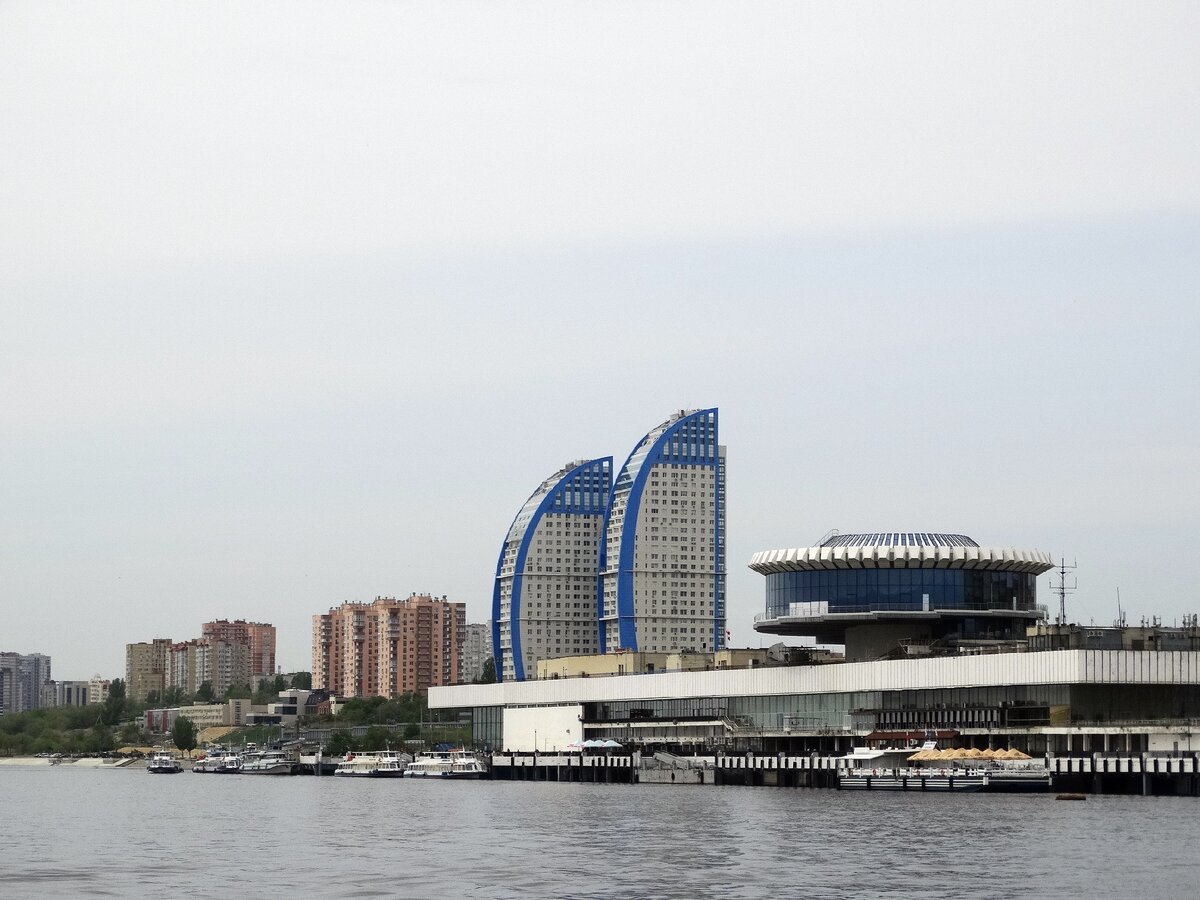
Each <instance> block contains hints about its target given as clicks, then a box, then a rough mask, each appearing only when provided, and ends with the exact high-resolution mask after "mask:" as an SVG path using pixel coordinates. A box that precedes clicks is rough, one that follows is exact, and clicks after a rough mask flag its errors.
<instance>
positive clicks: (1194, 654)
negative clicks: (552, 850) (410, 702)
mask: <svg viewBox="0 0 1200 900" xmlns="http://www.w3.org/2000/svg"><path fill="white" fill-rule="evenodd" d="M1035 684H1166V685H1200V651H1197V650H1045V651H1030V652H1024V653H989V654H981V655H961V656H937V657H930V658H925V659H898V660H879V661H873V662H849V663H831V664H825V665H814V666H759V667H756V668H752V669H715V670H708V671H704V672H657V673H654V674H649V675H609V676H596V675H592V676H590V677H586V678H582V677H581V678H550V679H543V680H540V681H514V682H502V683H500V684H460V685H453V686H451V687H432V688H430V689H429V706H430V707H431V708H434V709H448V708H456V707H475V706H505V707H511V706H555V705H563V704H574V703H592V702H606V701H607V702H619V701H625V700H675V699H682V698H686V697H752V696H775V695H780V694H784V695H788V694H838V693H849V692H855V691H906V690H935V689H939V688H970V687H1010V686H1016V685H1035Z"/></svg>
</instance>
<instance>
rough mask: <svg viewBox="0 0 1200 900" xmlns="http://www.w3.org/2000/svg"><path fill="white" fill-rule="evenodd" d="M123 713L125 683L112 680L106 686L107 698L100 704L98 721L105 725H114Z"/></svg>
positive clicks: (117, 679)
mask: <svg viewBox="0 0 1200 900" xmlns="http://www.w3.org/2000/svg"><path fill="white" fill-rule="evenodd" d="M124 711H125V682H124V681H122V680H121V679H120V678H114V679H113V680H112V683H111V684H109V686H108V697H106V698H105V700H104V702H103V703H102V704H100V721H101V722H103V723H104V724H105V725H116V724H117V723H118V722H120V721H121V714H122V713H123V712H124Z"/></svg>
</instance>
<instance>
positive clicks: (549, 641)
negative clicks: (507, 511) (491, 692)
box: [492, 457, 612, 681]
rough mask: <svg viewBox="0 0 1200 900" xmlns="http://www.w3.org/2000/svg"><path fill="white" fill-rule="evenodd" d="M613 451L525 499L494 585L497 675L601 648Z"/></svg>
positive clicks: (567, 470) (516, 675) (562, 473)
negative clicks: (599, 597) (601, 585)
mask: <svg viewBox="0 0 1200 900" xmlns="http://www.w3.org/2000/svg"><path fill="white" fill-rule="evenodd" d="M611 489H612V457H602V458H598V459H592V460H586V461H583V462H577V463H572V464H570V465H568V466H566V467H564V468H563V469H561V470H559V471H558V472H556V473H555V474H554V475H552V476H550V477H549V478H547V479H546V480H545V481H544V482H542V484H541V485H540V486H539V487H538V488H537V490H535V491H534V492H533V493H532V494H531V495H530V497H529V499H528V500H526V501H525V503H524V505H523V506H522V507H521V509H520V511H519V512H518V513H517V515H516V517H515V518H514V519H513V522H512V524H511V525H510V526H509V529H508V533H507V535H506V536H505V540H504V543H503V545H502V546H501V549H500V557H499V559H498V560H497V563H496V580H495V584H494V587H493V591H492V652H493V656H494V658H495V664H496V675H497V678H498V679H500V680H503V681H513V680H515V681H522V680H524V679H525V678H526V676H527V674H528V675H532V674H534V673H533V672H531V671H529V670H530V668H531V666H533V665H534V664H535V663H536V661H537V660H538V659H542V658H545V657H547V656H568V655H578V654H582V653H595V652H596V650H597V644H598V635H597V634H596V617H597V610H596V583H597V580H598V574H599V560H600V555H601V552H602V544H603V526H604V516H605V510H606V509H607V506H608V498H609V494H610V492H611Z"/></svg>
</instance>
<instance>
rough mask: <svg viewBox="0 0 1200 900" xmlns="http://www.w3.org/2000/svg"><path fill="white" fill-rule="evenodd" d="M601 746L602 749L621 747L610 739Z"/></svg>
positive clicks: (602, 742) (601, 743)
mask: <svg viewBox="0 0 1200 900" xmlns="http://www.w3.org/2000/svg"><path fill="white" fill-rule="evenodd" d="M600 746H601V747H620V746H621V745H620V744H618V743H617V742H616V741H614V740H613V739H612V738H609V739H608V740H607V741H601V742H600Z"/></svg>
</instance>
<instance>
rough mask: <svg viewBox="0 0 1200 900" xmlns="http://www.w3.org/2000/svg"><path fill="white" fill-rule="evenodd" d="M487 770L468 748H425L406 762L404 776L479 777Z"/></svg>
mask: <svg viewBox="0 0 1200 900" xmlns="http://www.w3.org/2000/svg"><path fill="white" fill-rule="evenodd" d="M486 771H487V770H486V769H484V767H483V763H481V762H480V761H479V757H478V756H476V755H475V754H474V753H473V752H472V751H470V750H427V751H426V752H424V753H422V754H421V755H420V756H418V757H417V758H416V759H414V760H413V761H412V762H410V763H409V764H408V768H406V769H405V770H404V777H405V778H460V779H466V778H480V777H482V776H483V775H484V773H485V772H486Z"/></svg>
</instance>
